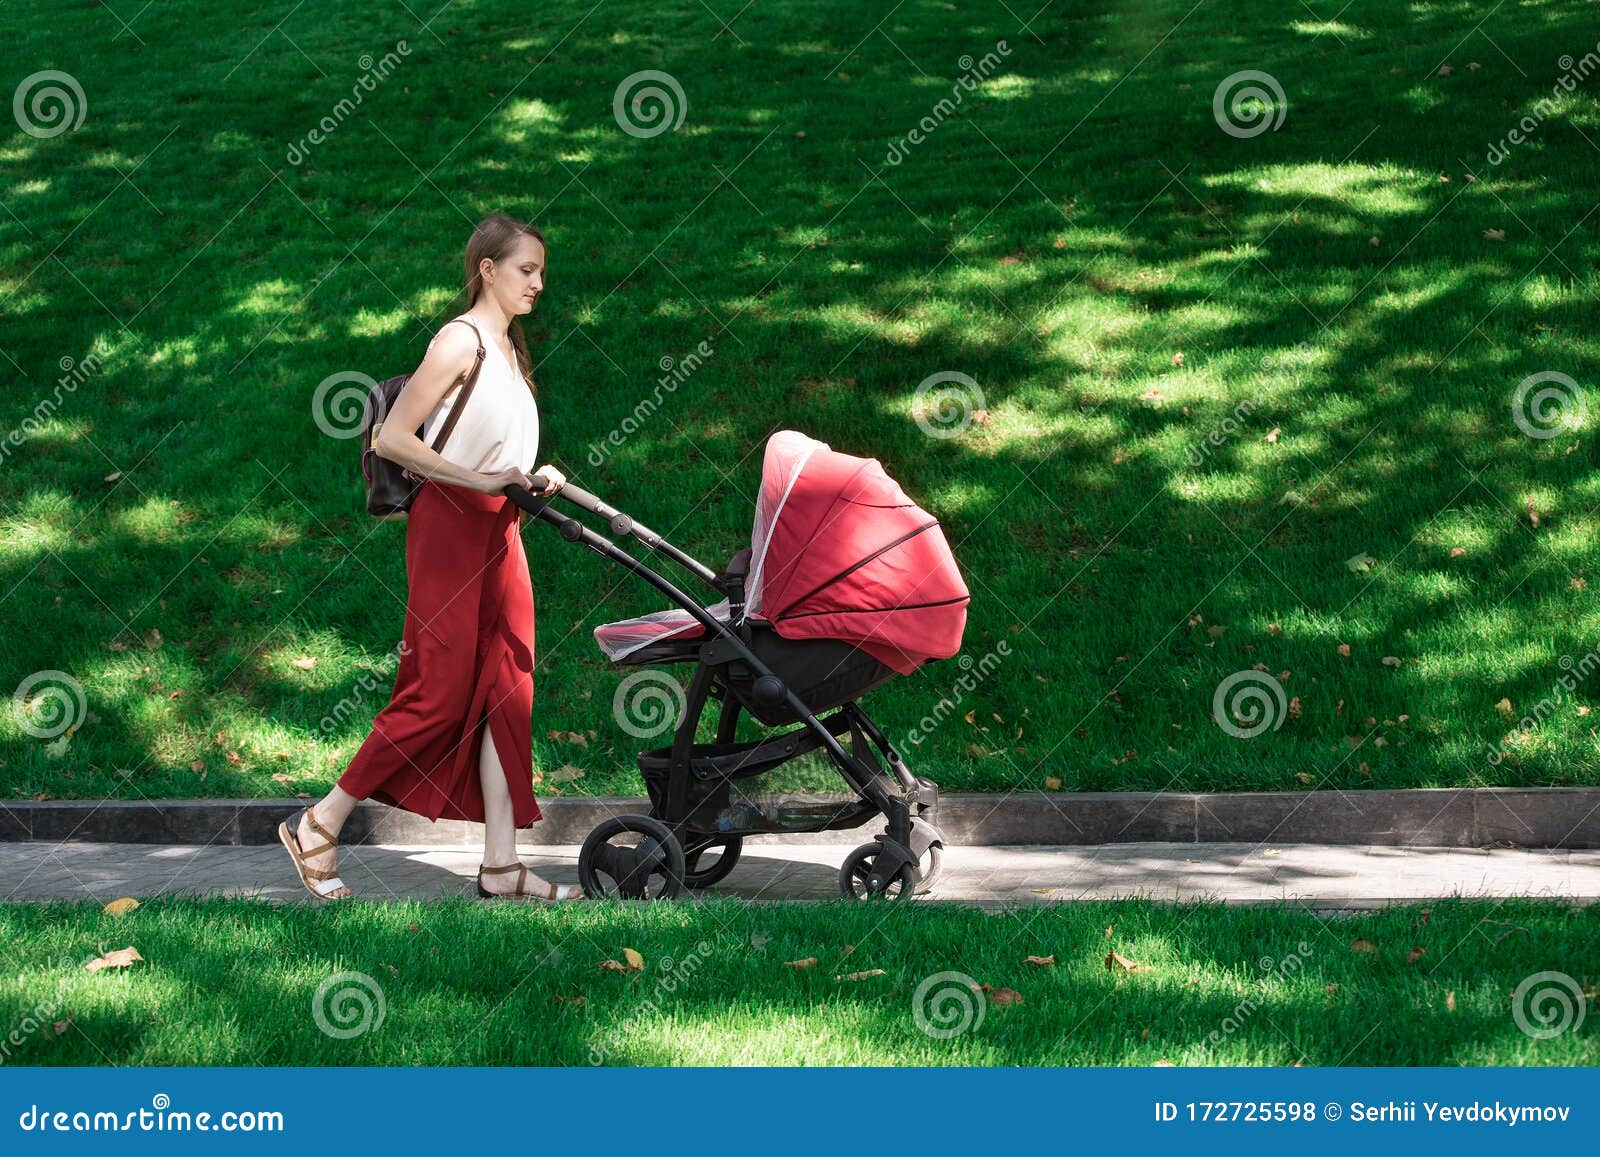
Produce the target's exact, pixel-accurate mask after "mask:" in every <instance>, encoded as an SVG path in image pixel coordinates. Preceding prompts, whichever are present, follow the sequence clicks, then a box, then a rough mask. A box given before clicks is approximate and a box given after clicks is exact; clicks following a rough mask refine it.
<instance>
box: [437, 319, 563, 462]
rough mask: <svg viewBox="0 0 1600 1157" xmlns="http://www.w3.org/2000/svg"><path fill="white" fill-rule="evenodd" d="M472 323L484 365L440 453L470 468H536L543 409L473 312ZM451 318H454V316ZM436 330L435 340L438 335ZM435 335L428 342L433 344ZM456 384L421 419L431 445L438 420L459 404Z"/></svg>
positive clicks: (469, 320) (458, 392)
mask: <svg viewBox="0 0 1600 1157" xmlns="http://www.w3.org/2000/svg"><path fill="white" fill-rule="evenodd" d="M467 321H468V324H470V325H472V326H473V328H475V329H477V330H478V332H479V337H480V340H481V341H482V342H483V350H484V356H483V369H481V370H479V371H478V384H477V385H475V386H473V387H472V397H470V398H468V399H467V407H466V409H464V410H462V411H461V419H460V421H458V422H457V423H456V427H455V429H454V430H451V431H450V437H449V438H448V439H446V440H445V444H444V445H443V446H441V447H439V453H440V454H441V455H443V456H444V458H445V459H446V460H447V461H450V462H453V463H455V464H456V465H457V466H465V467H466V468H467V469H469V470H477V471H479V472H481V473H484V474H492V473H494V472H495V471H497V470H507V469H509V468H511V467H513V466H516V467H519V468H521V469H523V470H526V471H527V472H528V473H530V474H531V473H533V471H534V468H535V467H536V466H537V465H538V461H537V457H538V453H539V409H538V406H537V405H536V404H535V402H534V399H533V394H532V393H531V392H530V391H529V389H528V384H527V382H525V381H524V380H523V378H522V374H521V373H520V372H519V371H518V370H517V369H516V368H515V367H514V366H512V365H511V364H510V363H508V362H507V361H506V357H505V354H504V353H502V352H501V350H500V346H499V343H497V342H496V341H495V340H494V339H493V338H492V337H491V336H490V335H489V334H488V333H486V332H484V330H483V328H482V327H481V326H479V325H478V323H477V320H476V319H475V318H468V319H467ZM450 324H454V323H453V322H452V323H450ZM438 340H439V339H438V337H437V336H435V337H434V339H433V341H438ZM433 341H431V342H429V343H428V348H429V349H432V348H433ZM460 396H461V387H460V386H457V387H456V388H455V389H453V390H451V391H450V393H449V394H447V395H446V396H445V397H443V398H442V399H440V401H439V404H438V405H436V406H434V408H433V411H432V412H431V413H430V414H429V415H428V416H427V418H426V419H424V420H423V423H422V440H423V441H424V442H426V443H427V444H428V445H429V446H432V445H433V436H434V434H435V433H436V432H437V431H438V428H439V427H438V424H439V423H440V422H442V421H444V420H445V417H446V416H447V415H448V414H449V413H450V411H451V410H452V409H453V408H454V407H455V404H456V402H457V401H458V400H459V399H460Z"/></svg>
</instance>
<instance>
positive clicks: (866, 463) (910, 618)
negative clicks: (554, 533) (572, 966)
mask: <svg viewBox="0 0 1600 1157" xmlns="http://www.w3.org/2000/svg"><path fill="white" fill-rule="evenodd" d="M763 476H764V485H763V490H762V507H763V509H761V510H758V513H757V518H756V532H755V535H754V536H753V540H752V546H751V547H749V548H745V549H742V550H740V551H738V552H737V553H735V554H734V555H733V557H732V558H731V559H730V560H729V561H728V563H727V564H726V565H725V566H723V567H721V568H720V569H719V570H717V571H712V570H711V569H710V568H708V567H706V566H704V565H703V564H701V563H699V562H697V561H696V560H695V559H693V558H691V557H690V556H689V555H687V554H685V553H684V552H683V551H682V550H680V549H679V548H677V547H675V546H673V545H672V544H671V543H669V542H668V541H667V540H666V539H664V538H663V537H661V536H660V535H659V534H657V533H655V532H654V531H652V530H650V529H649V528H648V527H646V526H644V525H642V524H641V523H639V522H638V521H636V520H634V519H633V518H631V517H630V516H629V515H626V514H624V513H622V512H620V511H618V510H616V509H615V508H613V507H612V506H610V505H609V504H607V503H605V502H603V501H602V500H600V499H599V498H597V497H595V496H594V495H593V494H590V493H588V492H587V491H584V490H581V489H579V488H577V487H575V486H573V485H571V484H567V485H565V486H563V487H562V488H561V489H560V490H559V491H557V493H556V494H555V495H554V496H553V497H556V498H560V499H563V500H565V501H567V502H570V503H572V504H573V505H575V506H577V507H579V508H581V509H583V510H586V511H588V512H590V513H592V514H595V515H598V516H599V517H601V518H604V519H605V520H606V521H607V524H608V529H609V530H610V532H611V533H612V534H614V535H616V536H618V537H623V536H632V537H633V538H635V539H636V540H638V541H639V542H641V543H643V544H644V545H645V546H646V547H648V548H649V549H651V550H653V551H655V552H657V553H659V554H661V555H663V556H665V557H667V558H669V559H671V560H672V561H674V562H676V563H678V564H679V565H680V566H682V567H683V568H685V569H686V570H688V571H690V572H691V573H693V574H694V575H695V576H696V577H697V578H699V579H700V580H702V581H703V582H705V583H707V584H708V585H710V586H711V587H712V588H713V589H714V590H715V591H717V592H718V593H720V594H721V595H722V596H723V601H722V602H719V603H717V604H715V605H712V606H702V605H701V604H700V603H699V601H698V600H696V599H694V598H692V597H691V596H689V595H688V594H686V593H685V592H683V591H682V590H680V589H679V588H678V587H677V586H675V585H674V584H673V583H672V582H670V581H669V580H667V579H666V578H664V577H663V576H662V575H661V574H659V573H658V572H657V571H655V570H653V569H652V568H650V567H649V566H647V565H645V564H644V563H642V562H640V561H639V560H638V559H636V558H634V557H633V556H632V555H630V554H628V553H627V552H626V551H624V550H621V549H620V548H619V547H618V546H617V545H616V544H615V543H614V542H612V541H611V540H610V539H609V538H607V537H605V536H603V535H600V534H597V533H596V532H595V531H593V530H592V529H590V528H589V527H588V526H586V525H584V524H583V523H581V522H579V521H578V520H577V519H574V518H570V517H568V516H566V515H564V514H561V513H559V512H558V511H556V510H555V509H553V508H552V506H551V504H550V500H549V499H547V498H537V497H534V496H533V495H531V494H529V493H528V492H527V491H525V490H522V489H521V488H520V487H510V488H508V489H507V494H508V495H509V496H510V497H511V498H512V500H513V501H514V502H516V503H517V505H519V506H520V507H522V508H523V509H524V510H526V511H528V512H529V513H530V514H532V515H533V516H534V517H535V518H538V519H540V520H541V521H544V522H548V523H550V524H551V525H553V526H555V527H556V529H557V530H558V531H559V532H560V534H561V536H562V538H564V539H566V540H567V541H570V542H578V543H582V544H583V545H584V546H586V547H588V548H589V549H591V550H593V551H595V552H596V553H597V554H600V555H601V556H602V557H604V558H607V559H610V560H611V561H613V562H616V563H618V564H620V565H622V566H624V567H626V568H627V569H628V570H630V571H631V572H633V573H634V574H636V575H638V576H639V577H641V578H643V579H644V580H645V581H646V582H648V583H650V584H651V585H652V586H653V587H655V588H656V589H657V590H659V591H661V592H662V593H663V594H664V595H666V596H667V597H668V598H669V599H671V600H672V602H673V603H674V604H676V607H675V609H674V610H670V611H666V612H660V613H657V614H653V615H646V616H641V617H640V618H637V619H630V620H624V621H622V622H620V623H609V624H605V625H604V626H602V627H600V628H597V629H596V632H595V634H596V639H597V641H598V642H599V643H600V645H601V648H602V650H604V651H606V653H607V654H608V655H609V656H610V657H611V659H612V661H613V663H614V664H615V665H616V666H617V667H618V668H638V669H639V670H638V671H636V672H635V673H634V674H631V675H629V676H627V677H626V678H625V679H624V680H623V684H622V687H621V688H619V692H618V699H617V701H616V706H617V709H618V722H619V724H620V725H622V726H623V727H624V729H625V730H628V731H630V732H631V733H633V734H635V735H637V736H644V735H646V734H649V732H647V731H645V730H642V729H639V728H637V727H636V726H635V725H634V724H633V722H632V721H631V719H629V718H625V717H624V711H625V710H626V709H627V708H628V707H629V706H630V704H627V703H624V692H625V691H632V692H636V693H637V696H638V697H640V698H641V699H650V700H652V701H653V702H656V703H659V702H660V700H661V699H663V698H670V699H671V700H673V701H674V703H675V705H676V703H677V701H678V700H679V699H680V697H681V711H680V713H679V718H678V722H677V725H676V728H675V730H674V732H673V736H672V742H671V744H670V745H667V746H663V747H657V748H653V749H650V750H646V751H642V752H640V753H639V755H638V764H639V770H640V773H641V775H642V777H643V779H644V783H645V788H646V791H647V792H648V794H649V797H650V802H651V809H650V814H649V815H647V816H637V815H626V816H614V817H612V818H611V819H608V820H606V821H604V822H602V823H601V824H600V825H599V826H597V827H596V828H595V829H594V831H593V832H591V833H590V835H589V837H588V839H587V840H585V842H584V845H583V849H582V851H581V853H580V855H579V864H578V871H579V879H580V880H581V882H582V884H583V887H584V889H585V891H586V892H587V893H588V894H590V895H591V896H617V897H621V898H648V897H657V896H665V897H675V896H679V895H681V894H682V892H683V890H684V889H685V888H691V889H692V888H703V887H707V886H709V885H711V884H714V883H716V882H718V881H720V880H721V879H723V878H724V877H725V876H727V874H728V873H729V872H731V871H732V870H733V868H734V866H735V865H736V864H737V862H738V859H739V855H740V851H741V849H742V846H743V842H744V839H745V837H747V836H755V835H764V834H771V833H783V832H790V833H793V832H818V831H824V830H829V829H845V828H855V827H860V826H862V825H864V824H867V823H869V822H872V821H874V820H876V819H878V818H879V817H881V818H882V819H883V820H884V821H885V828H884V830H883V832H882V833H881V834H880V835H879V836H878V837H877V838H876V839H875V840H873V841H871V842H869V843H867V844H864V845H862V846H861V847H858V848H856V849H855V850H854V851H853V852H852V853H851V854H850V855H849V856H848V857H847V858H846V860H845V862H844V864H843V865H842V867H841V869H840V890H841V892H842V893H843V894H844V895H846V896H851V897H855V898H861V899H865V898H867V897H870V896H875V895H889V896H894V897H899V898H910V897H912V896H914V895H916V894H919V893H924V892H926V891H927V890H928V889H930V888H931V887H932V886H933V884H934V881H935V880H936V878H937V875H938V872H939V867H940V859H941V854H942V849H943V837H942V836H941V834H940V832H939V830H938V828H937V826H936V823H935V817H936V807H937V803H938V787H937V785H936V784H934V783H933V782H932V781H931V780H928V779H925V778H919V777H917V776H914V775H913V774H912V773H911V771H910V770H909V769H908V768H907V767H906V764H905V762H904V760H903V759H902V758H901V755H900V753H899V752H898V751H897V750H896V749H895V747H894V746H893V744H891V743H890V742H889V740H888V739H887V738H886V737H885V735H884V734H883V732H882V730H881V729H880V728H879V727H878V726H877V725H876V724H875V723H874V722H873V721H872V719H871V718H870V716H869V715H868V714H867V712H866V710H865V709H864V708H863V707H862V705H861V703H860V702H859V700H860V699H861V698H862V697H863V696H865V695H866V694H867V693H868V692H870V691H871V690H872V689H873V688H875V687H878V686H880V685H882V684H883V683H885V682H886V681H888V680H889V679H891V678H893V677H895V676H896V675H897V674H903V673H908V672H909V671H910V670H913V669H915V668H916V667H918V666H920V665H921V664H922V663H925V662H927V661H929V660H930V659H932V658H947V657H949V655H950V654H954V653H955V651H956V650H959V645H960V637H961V632H962V629H963V627H964V624H965V613H966V604H967V601H968V595H967V591H966V587H965V585H964V584H963V583H962V582H961V579H960V576H959V572H958V571H957V570H956V568H955V564H954V560H953V558H952V557H951V555H950V551H949V548H948V545H947V544H946V543H945V541H944V537H943V535H942V533H941V532H940V530H939V528H938V524H937V522H936V520H933V519H932V518H931V517H930V516H929V515H927V514H926V512H924V511H922V510H920V508H918V507H916V506H915V504H913V503H911V501H910V499H908V498H906V497H905V495H904V493H903V492H901V491H900V489H899V487H898V486H897V485H895V484H894V483H893V481H892V480H890V479H889V478H888V476H887V475H886V474H884V473H883V471H882V468H881V466H879V465H878V463H877V462H876V461H875V460H871V459H860V458H853V457H851V456H849V455H845V454H840V453H837V452H835V451H832V450H830V449H829V448H828V447H826V446H825V445H823V444H822V443H820V442H815V441H813V440H812V439H809V438H806V437H805V436H804V435H802V434H799V433H797V432H794V431H781V432H779V433H778V434H775V435H774V436H773V437H772V439H771V440H770V441H769V443H768V447H767V455H766V461H765V463H764V471H763ZM808 520H809V522H810V523H814V524H815V525H797V524H806V523H807V522H808ZM907 528H909V529H907ZM813 531H814V532H815V533H812V532H813ZM808 536H809V537H808ZM795 543H801V544H802V549H798V550H790V547H792V546H793V545H794V544H795ZM786 550H787V551H789V553H790V554H793V555H794V556H795V559H794V561H793V562H785V557H786V556H785V555H784V552H785V551H786ZM841 552H842V553H841ZM802 555H803V556H804V558H803V559H802V558H801V557H800V556H802ZM819 574H820V575H823V576H825V577H824V578H823V580H822V581H821V582H820V584H819V583H818V582H816V581H814V580H815V576H816V575H819ZM908 576H909V577H908ZM801 588H803V590H802V589H801ZM797 590H801V597H791V596H792V595H793V594H794V593H795V591H797ZM780 604H781V605H780ZM841 636H842V637H841ZM952 640H953V643H952ZM684 665H692V674H690V675H689V677H688V687H687V690H686V691H685V690H684V689H683V688H682V685H681V683H679V682H678V680H677V679H675V678H674V677H673V676H671V675H670V674H668V673H667V672H666V671H665V670H661V669H662V668H673V667H680V666H684ZM713 705H715V706H713ZM712 712H714V713H715V715H716V725H715V726H716V730H715V736H716V738H715V741H714V742H709V743H705V742H697V741H696V740H697V735H698V734H699V732H700V730H701V725H702V721H703V720H706V719H708V718H709V716H710V714H711V713H712ZM741 713H743V714H748V715H749V716H750V717H751V718H752V719H754V720H755V721H756V722H757V723H759V724H760V725H761V726H762V727H763V728H785V729H784V730H781V731H779V732H778V733H777V734H773V735H768V736H766V737H764V738H761V739H756V740H750V741H745V742H738V741H736V735H737V730H738V723H739V717H740V715H741ZM659 730H661V729H660V728H657V731H659ZM812 753H821V756H822V760H821V761H820V762H822V763H823V765H824V766H826V765H827V764H831V765H832V767H831V769H830V770H829V771H828V772H827V773H826V776H825V778H826V780H827V781H828V783H827V784H826V785H824V784H823V782H822V779H821V778H819V772H818V770H817V769H816V768H815V767H812V768H811V769H810V771H809V774H807V772H806V769H805V768H804V767H802V766H801V765H802V764H804V763H807V762H809V763H810V764H813V765H814V764H816V763H818V762H819V760H817V759H815V758H813V759H811V760H810V761H807V760H806V757H807V756H811V755H812ZM834 772H836V773H837V774H836V775H835V774H833V773H834ZM840 780H842V784H843V788H844V790H843V791H842V792H841V791H840ZM830 788H831V790H829V789H830ZM819 789H820V790H819Z"/></svg>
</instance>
